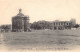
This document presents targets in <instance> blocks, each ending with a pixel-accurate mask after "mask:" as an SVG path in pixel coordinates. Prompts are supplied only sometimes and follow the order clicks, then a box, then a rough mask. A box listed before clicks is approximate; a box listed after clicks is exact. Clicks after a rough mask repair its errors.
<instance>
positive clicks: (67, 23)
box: [53, 22, 71, 26]
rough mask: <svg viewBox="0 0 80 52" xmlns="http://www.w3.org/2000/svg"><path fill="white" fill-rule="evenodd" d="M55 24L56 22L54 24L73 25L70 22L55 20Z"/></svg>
mask: <svg viewBox="0 0 80 52" xmlns="http://www.w3.org/2000/svg"><path fill="white" fill-rule="evenodd" d="M53 24H54V26H56V25H71V23H70V22H54V23H53Z"/></svg>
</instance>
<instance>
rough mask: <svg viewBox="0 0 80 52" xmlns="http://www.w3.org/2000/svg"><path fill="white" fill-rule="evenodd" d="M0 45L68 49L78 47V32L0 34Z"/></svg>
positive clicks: (44, 31)
mask: <svg viewBox="0 0 80 52" xmlns="http://www.w3.org/2000/svg"><path fill="white" fill-rule="evenodd" d="M1 34H2V35H1V36H2V37H3V39H1V40H0V44H3V43H4V44H5V46H6V47H9V48H29V47H41V48H43V47H49V48H63V49H64V48H65V49H67V48H70V47H75V46H80V30H36V31H33V32H18V33H15V32H9V33H1Z"/></svg>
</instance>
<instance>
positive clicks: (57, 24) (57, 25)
mask: <svg viewBox="0 0 80 52" xmlns="http://www.w3.org/2000/svg"><path fill="white" fill-rule="evenodd" d="M74 25H76V21H75V19H74V20H72V19H71V20H70V21H54V22H52V28H53V29H54V30H64V29H71V27H73V26H74Z"/></svg>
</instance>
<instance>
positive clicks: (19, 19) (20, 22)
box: [12, 9, 29, 32]
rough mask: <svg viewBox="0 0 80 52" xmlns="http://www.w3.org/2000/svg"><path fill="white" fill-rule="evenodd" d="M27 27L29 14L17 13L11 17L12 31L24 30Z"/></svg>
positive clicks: (26, 29)
mask: <svg viewBox="0 0 80 52" xmlns="http://www.w3.org/2000/svg"><path fill="white" fill-rule="evenodd" d="M28 28H29V16H25V15H24V14H22V13H21V9H19V13H18V14H17V15H16V16H14V17H13V18H12V32H26V31H28Z"/></svg>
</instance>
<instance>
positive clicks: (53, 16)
mask: <svg viewBox="0 0 80 52" xmlns="http://www.w3.org/2000/svg"><path fill="white" fill-rule="evenodd" d="M20 8H21V9H22V13H23V14H24V15H28V16H29V17H30V23H32V22H34V21H39V20H46V21H54V20H61V21H65V20H66V21H69V20H70V19H71V18H74V19H76V22H77V23H78V24H80V0H0V25H2V24H11V23H12V22H11V20H12V17H13V16H16V15H17V14H18V12H19V11H18V10H19V9H20Z"/></svg>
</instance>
